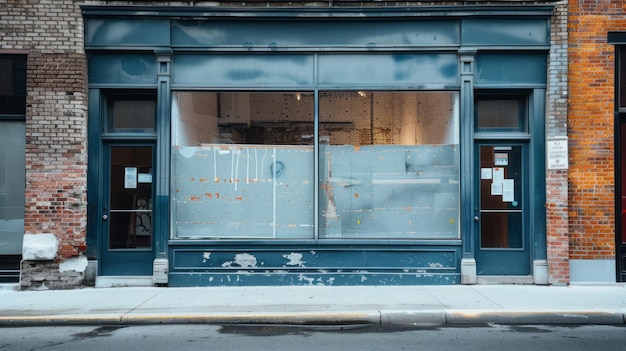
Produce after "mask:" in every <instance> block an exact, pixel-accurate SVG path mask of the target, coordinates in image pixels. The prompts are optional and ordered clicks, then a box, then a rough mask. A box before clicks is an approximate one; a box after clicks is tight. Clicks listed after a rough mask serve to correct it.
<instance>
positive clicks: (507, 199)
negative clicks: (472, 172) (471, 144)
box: [474, 143, 530, 275]
mask: <svg viewBox="0 0 626 351" xmlns="http://www.w3.org/2000/svg"><path fill="white" fill-rule="evenodd" d="M526 149H527V144H487V143H485V144H478V145H477V150H476V151H477V155H478V167H477V173H478V177H477V179H478V182H477V183H478V184H477V187H478V190H477V194H478V197H477V198H478V199H477V201H478V203H477V204H476V206H475V217H474V222H475V226H476V233H477V235H476V236H475V237H476V248H477V249H476V267H477V273H478V274H479V275H529V274H530V257H529V248H528V246H529V245H528V242H529V240H528V237H529V235H528V224H527V220H526V218H527V215H526V213H527V210H526V206H527V204H526V202H527V198H528V196H527V188H528V185H527V182H528V175H527V168H528V167H527V166H526V165H527V163H526V160H527V155H526V153H527V151H526Z"/></svg>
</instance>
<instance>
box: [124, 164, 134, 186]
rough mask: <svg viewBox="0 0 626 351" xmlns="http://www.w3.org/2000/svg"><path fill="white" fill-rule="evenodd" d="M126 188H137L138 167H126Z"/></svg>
mask: <svg viewBox="0 0 626 351" xmlns="http://www.w3.org/2000/svg"><path fill="white" fill-rule="evenodd" d="M124 188H125V189H136V188H137V167H126V168H124Z"/></svg>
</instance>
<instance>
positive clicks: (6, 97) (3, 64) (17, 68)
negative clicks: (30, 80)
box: [0, 55, 26, 116]
mask: <svg viewBox="0 0 626 351" xmlns="http://www.w3.org/2000/svg"><path fill="white" fill-rule="evenodd" d="M25 114H26V56H23V55H19V56H13V55H0V115H5V116H6V115H25Z"/></svg>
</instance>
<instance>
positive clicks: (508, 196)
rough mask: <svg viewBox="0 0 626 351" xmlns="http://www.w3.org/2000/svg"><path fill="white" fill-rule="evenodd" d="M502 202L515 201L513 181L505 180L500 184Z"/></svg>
mask: <svg viewBox="0 0 626 351" xmlns="http://www.w3.org/2000/svg"><path fill="white" fill-rule="evenodd" d="M502 201H503V202H513V201H515V182H514V181H513V179H505V180H504V181H503V182H502Z"/></svg>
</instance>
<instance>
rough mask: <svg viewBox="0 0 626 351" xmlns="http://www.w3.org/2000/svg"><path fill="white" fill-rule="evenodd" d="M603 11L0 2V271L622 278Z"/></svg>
mask: <svg viewBox="0 0 626 351" xmlns="http://www.w3.org/2000/svg"><path fill="white" fill-rule="evenodd" d="M600 3H602V2H600ZM604 3H606V8H599V6H601V5H599V3H598V2H594V5H593V6H592V5H586V4H585V2H581V3H580V4H579V3H578V2H576V1H570V4H569V7H570V13H569V22H568V5H567V3H566V2H562V1H529V2H519V1H496V2H493V1H490V2H488V3H487V2H484V3H483V2H481V1H475V2H472V3H471V5H468V2H454V1H432V2H428V3H427V4H425V3H423V2H402V3H398V2H379V1H376V2H370V1H362V2H354V1H345V2H336V1H333V2H315V3H307V2H302V3H284V2H274V1H263V2H256V1H252V2H246V3H236V2H204V1H172V2H162V1H159V2H155V1H115V2H113V1H88V0H85V1H71V0H67V1H43V0H40V1H35V0H27V1H12V0H8V1H3V2H2V3H0V15H1V16H2V21H1V23H2V24H1V25H0V34H1V36H0V37H1V38H2V39H1V41H0V69H1V71H2V72H0V75H1V77H2V84H0V96H1V97H2V101H0V103H2V105H0V133H3V134H2V136H3V137H2V138H1V139H0V140H1V141H0V143H3V144H1V145H0V150H2V151H0V155H2V158H1V159H0V171H2V172H3V174H4V178H0V182H2V184H0V186H2V187H0V195H1V196H2V197H0V235H1V236H0V250H2V251H0V257H2V259H1V261H0V264H2V269H3V272H4V277H5V278H4V279H7V280H10V279H14V278H12V277H14V276H16V272H19V276H20V286H21V288H22V289H44V288H52V289H62V288H71V287H77V286H82V285H89V284H96V285H97V286H119V285H152V284H163V285H170V286H188V285H250V284H268V285H274V284H461V283H462V284H475V283H506V282H514V283H528V284H533V283H534V284H568V283H570V282H590V281H603V282H610V281H612V282H614V281H616V280H621V279H623V278H622V277H621V276H620V275H618V274H617V272H618V270H620V269H621V268H619V267H620V266H619V263H620V260H619V259H617V257H620V254H621V246H620V245H617V243H618V242H619V243H621V236H620V239H619V240H618V238H617V237H616V234H615V233H618V232H621V220H620V221H616V220H615V213H616V211H615V208H616V206H618V207H617V209H618V211H621V207H619V206H621V204H619V203H616V201H615V198H616V187H615V185H614V182H613V179H614V170H616V169H619V166H618V167H617V168H616V167H615V166H616V164H615V162H614V156H613V155H614V149H613V145H614V144H613V142H614V141H615V140H619V139H616V138H615V135H614V133H613V130H614V129H613V122H611V121H612V119H611V117H610V116H611V115H612V113H611V112H613V111H614V109H613V104H612V103H611V102H613V96H614V94H613V91H614V90H615V87H614V84H613V74H614V73H613V72H614V67H615V66H614V65H615V60H614V57H613V54H612V53H613V46H612V45H610V44H609V43H607V35H608V34H609V32H612V31H618V30H619V23H618V22H619V18H618V17H617V16H618V15H620V14H621V13H622V12H621V11H623V9H622V8H621V6H622V5H621V4H617V2H609V1H606V2H604ZM611 3H613V5H612V6H613V7H611V5H610V4H611ZM608 9H613V10H612V11H614V12H615V13H614V15H615V16H616V17H615V22H614V26H613V22H611V21H609V20H606V17H611V16H612V12H611V11H609V10H608ZM594 11H596V13H598V16H591V13H593V12H594ZM618 12H619V13H618ZM583 15H584V16H583ZM583 20H584V22H583ZM568 23H569V39H568ZM609 23H610V24H611V27H610V28H607V27H606V26H607V25H608V24H609ZM594 24H597V26H596V25H594ZM576 28H585V29H584V30H576ZM589 28H594V29H597V31H596V32H591V31H589ZM612 35H613V38H614V40H616V42H615V44H617V45H619V44H621V43H622V42H621V41H619V39H620V38H621V36H620V35H619V33H614V34H612ZM568 40H569V43H568ZM624 43H626V41H624ZM568 50H569V56H570V57H569V58H568ZM594 52H597V58H593V59H592V60H591V59H590V57H589V56H582V55H583V54H584V55H590V54H591V53H594ZM568 60H569V64H568ZM591 62H593V63H594V64H593V65H590V64H589V63H591ZM568 68H569V69H568ZM568 72H570V73H569V74H570V76H569V81H570V86H569V87H568ZM578 74H580V75H581V76H582V77H584V78H583V79H580V78H579V77H577V76H576V75H578ZM590 87H593V89H590ZM598 89H602V90H603V91H604V92H605V93H603V94H598V93H597V91H598ZM592 91H595V93H592ZM585 94H590V95H588V96H587V95H585ZM599 99H606V100H603V101H599ZM568 104H569V105H568ZM568 106H569V107H568ZM615 111H617V110H615ZM590 115H593V116H594V118H593V121H594V123H590V122H589V121H591V119H590V118H589V116H590ZM599 121H601V123H599ZM568 146H569V157H568ZM21 169H24V170H25V173H24V172H22V173H20V172H19V170H21ZM590 169H592V170H593V172H589V170H590ZM23 179H25V183H24V182H22V181H21V180H23ZM618 184H619V182H618ZM22 187H23V188H22ZM617 191H619V189H618V190H617ZM20 195H23V196H20ZM616 228H617V230H616ZM18 262H19V266H18ZM616 267H618V268H617V269H616Z"/></svg>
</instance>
